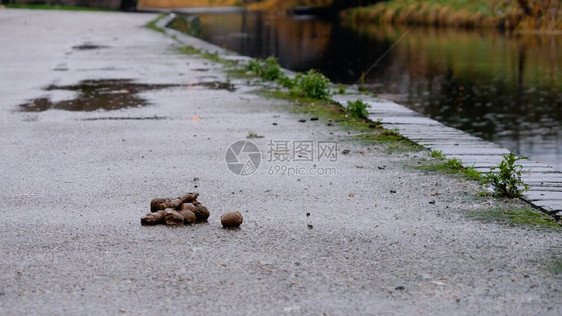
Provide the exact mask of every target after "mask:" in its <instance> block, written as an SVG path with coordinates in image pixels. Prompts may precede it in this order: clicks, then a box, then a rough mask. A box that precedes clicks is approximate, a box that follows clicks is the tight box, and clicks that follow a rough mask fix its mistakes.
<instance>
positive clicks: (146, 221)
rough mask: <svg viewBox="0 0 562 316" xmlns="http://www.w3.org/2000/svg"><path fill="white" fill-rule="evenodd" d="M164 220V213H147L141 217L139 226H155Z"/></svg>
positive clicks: (161, 211)
mask: <svg viewBox="0 0 562 316" xmlns="http://www.w3.org/2000/svg"><path fill="white" fill-rule="evenodd" d="M163 220H164V211H163V210H160V211H156V212H154V213H148V214H146V215H145V216H143V217H141V225H143V226H145V225H157V224H160V223H162V222H163Z"/></svg>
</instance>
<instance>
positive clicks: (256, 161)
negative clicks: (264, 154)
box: [224, 140, 261, 176]
mask: <svg viewBox="0 0 562 316" xmlns="http://www.w3.org/2000/svg"><path fill="white" fill-rule="evenodd" d="M224 160H225V162H226V166H227V167H228V169H229V170H230V171H232V172H233V173H234V174H237V175H239V176H249V175H251V174H253V173H254V172H256V170H258V168H259V167H260V163H261V152H260V150H259V148H258V146H256V144H254V143H252V142H251V141H248V140H239V141H237V142H235V143H232V144H231V145H230V146H228V148H227V149H226V154H225V159H224Z"/></svg>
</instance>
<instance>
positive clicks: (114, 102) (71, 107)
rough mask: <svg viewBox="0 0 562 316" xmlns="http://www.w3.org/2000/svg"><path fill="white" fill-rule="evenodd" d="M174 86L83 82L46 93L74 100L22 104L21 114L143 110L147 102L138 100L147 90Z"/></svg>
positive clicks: (123, 82) (128, 82) (54, 87)
mask: <svg viewBox="0 0 562 316" xmlns="http://www.w3.org/2000/svg"><path fill="white" fill-rule="evenodd" d="M179 86H180V85H172V84H142V83H135V82H133V80H130V79H108V80H84V81H81V82H80V83H79V84H77V85H72V86H57V85H50V86H48V87H47V88H45V90H47V91H53V90H66V91H74V92H77V95H76V97H75V98H74V99H71V100H62V101H56V102H53V101H52V100H51V99H50V98H45V97H43V98H37V99H34V100H31V101H30V102H28V103H24V104H20V105H19V108H20V110H21V111H22V112H42V111H47V110H49V109H58V110H66V111H86V112H87V111H96V110H99V109H103V110H117V109H122V108H126V107H141V106H145V105H147V104H148V101H147V100H145V99H143V98H140V97H139V96H137V94H138V93H140V92H143V91H148V90H156V89H166V88H171V87H179Z"/></svg>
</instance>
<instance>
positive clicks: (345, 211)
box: [0, 10, 562, 315]
mask: <svg viewBox="0 0 562 316" xmlns="http://www.w3.org/2000/svg"><path fill="white" fill-rule="evenodd" d="M153 18H155V15H150V14H123V13H113V12H111V13H101V12H56V11H27V10H0V25H2V30H3V32H0V42H1V43H3V44H2V47H1V48H0V95H1V99H0V100H1V103H0V112H1V113H0V148H2V149H1V151H0V183H1V184H2V190H0V215H1V218H0V241H1V244H0V314H8V315H20V314H45V315H52V314H91V313H96V314H118V313H119V314H135V315H137V314H170V315H171V314H174V315H176V314H228V315H232V314H235V315H237V314H272V315H273V314H275V315H279V314H324V313H325V314H328V315H332V314H334V315H349V314H414V313H416V314H418V313H423V314H447V315H450V314H466V315H473V314H498V313H501V314H541V315H544V314H552V315H559V314H560V313H561V312H562V298H561V295H560V291H561V290H562V279H561V276H560V275H559V274H558V275H557V274H555V273H554V272H553V271H556V270H555V268H553V264H556V263H557V262H558V264H559V262H560V260H562V259H561V244H562V243H561V241H562V237H561V234H560V230H556V229H538V228H527V227H520V226H505V225H499V224H494V223H483V222H480V221H477V220H474V219H471V218H469V217H467V216H466V215H467V214H468V213H469V212H470V211H472V210H480V209H482V208H489V207H502V206H505V203H509V205H512V206H516V207H518V206H521V205H522V204H521V203H517V202H509V201H508V202H505V201H499V200H496V199H491V198H480V197H478V196H477V194H476V192H477V190H478V186H477V185H476V184H474V183H472V182H468V181H465V180H460V179H455V178H451V177H448V176H444V175H439V174H432V173H427V172H423V171H418V170H415V169H412V168H409V167H407V165H411V164H415V163H416V161H419V160H422V159H425V158H427V156H428V154H427V153H426V152H400V151H397V152H394V153H389V152H388V151H387V150H386V149H385V147H384V146H377V145H373V146H369V147H368V148H366V147H365V146H362V145H360V144H358V143H355V142H351V141H349V137H350V135H349V134H348V132H347V131H345V130H342V129H341V128H339V127H338V126H333V125H337V124H331V125H332V126H327V124H326V122H323V121H322V120H315V121H311V120H310V118H311V117H310V116H309V115H305V114H295V113H292V112H291V109H292V107H291V105H290V104H288V103H287V102H286V101H281V100H273V99H266V98H263V97H260V96H257V95H256V94H252V93H248V92H249V91H250V90H251V89H255V88H256V87H253V88H252V87H248V86H247V85H245V82H246V81H245V80H232V82H230V84H232V85H233V87H232V89H230V88H229V89H226V90H225V89H220V88H221V85H217V84H216V83H217V82H218V83H228V80H227V76H226V74H225V73H224V72H223V71H222V66H221V65H220V64H216V63H213V62H210V61H208V60H205V59H202V58H200V57H196V56H178V54H177V51H176V50H175V49H174V48H173V46H174V45H178V43H176V42H175V41H174V40H172V39H171V38H169V37H165V36H164V35H162V34H160V33H156V32H154V31H151V30H148V29H146V28H144V27H143V26H144V25H145V24H146V23H147V22H148V21H150V20H151V19H153ZM178 39H180V40H183V41H184V42H183V43H182V44H181V45H184V44H186V43H187V44H190V45H193V46H196V47H198V48H202V49H206V50H210V49H213V50H216V51H218V52H220V53H221V54H222V52H223V51H222V50H221V49H220V48H217V47H214V46H210V45H209V44H206V43H204V42H202V41H200V40H197V39H191V38H188V37H181V36H178ZM85 43H87V44H88V45H92V46H98V48H92V49H82V50H79V49H75V48H74V47H79V46H81V45H84V44H85ZM224 57H225V58H236V57H232V56H230V57H229V56H224ZM186 64H188V65H189V67H188V65H186ZM62 69H64V70H62ZM192 69H205V70H206V71H204V74H205V75H206V76H207V75H208V76H213V78H202V77H201V75H200V74H199V72H198V71H197V70H195V72H194V71H193V70H192ZM125 79H126V80H129V81H127V82H125V84H124V86H123V85H122V84H123V83H124V82H123V81H122V80H125ZM202 79H203V80H202ZM84 83H88V84H86V85H85V86H91V85H94V86H96V88H95V89H93V90H92V91H90V92H87V91H89V90H88V89H85V88H84ZM94 83H96V84H94ZM97 83H105V84H107V83H111V84H109V87H108V88H107V89H106V90H103V89H101V90H100V88H99V87H100V85H98V84H97ZM190 86H191V88H190ZM49 87H51V88H52V89H49ZM55 87H56V88H55ZM77 87H83V88H77ZM154 87H158V88H154ZM212 88H214V89H216V90H213V89H212ZM227 88H228V87H227ZM234 89H236V90H234ZM125 90H127V92H125ZM133 91H134V92H135V93H131V92H133ZM105 92H111V93H107V95H106V93H105ZM131 94H132V96H131ZM86 95H94V96H95V95H97V96H95V97H93V101H92V102H94V103H96V102H97V103H99V102H98V101H99V99H100V98H101V97H102V96H104V97H108V98H109V99H107V102H106V103H105V104H104V105H103V106H98V105H96V106H95V107H96V109H94V108H90V107H89V106H93V105H92V104H90V105H87V104H85V103H84V104H82V105H80V108H86V109H91V110H87V111H83V110H76V111H72V110H69V109H68V108H64V107H62V106H60V105H69V102H70V101H72V100H74V102H76V100H81V99H83V98H84V97H85V96H86ZM125 95H127V97H126V98H132V97H135V98H139V100H142V102H141V101H135V102H131V103H127V104H124V106H123V107H118V108H115V107H114V106H118V105H119V102H123V101H122V100H123V99H121V101H120V100H119V98H120V97H125ZM116 98H117V101H116ZM33 100H40V102H39V105H40V107H37V109H45V110H44V111H37V110H34V111H22V106H20V105H22V104H29V103H33V104H32V105H28V106H27V107H28V108H29V107H31V108H33V107H34V106H35V105H34V102H33ZM115 102H116V103H115ZM143 102H146V103H143ZM111 104H113V105H112V106H109V107H107V106H108V105H111ZM139 104H141V105H142V106H140V107H139V106H138V105H139ZM23 108H24V109H25V108H26V107H23ZM71 109H72V108H71ZM299 120H304V122H305V123H300V122H299ZM250 131H251V132H253V133H255V134H257V135H260V136H264V137H263V138H253V139H251V141H252V142H253V143H255V144H256V146H257V147H258V148H259V149H260V151H261V153H262V161H261V164H260V167H259V169H258V170H256V171H255V172H254V173H252V174H250V175H248V176H240V175H237V174H234V173H233V172H231V171H230V170H229V169H228V165H227V163H226V162H225V153H226V152H227V149H228V148H229V146H230V145H231V144H233V143H235V142H236V141H239V140H244V139H246V137H247V136H250ZM273 140H275V141H287V142H296V141H303V140H310V141H312V142H315V143H319V142H324V141H327V142H338V143H337V144H338V147H337V149H338V153H340V152H346V153H347V154H345V155H343V154H341V155H339V154H338V155H337V159H335V160H334V161H330V160H328V161H324V160H323V161H315V162H314V164H308V163H304V165H302V164H303V162H295V163H291V164H288V165H274V164H273V163H272V162H270V161H268V160H269V154H268V148H269V147H268V144H269V142H271V141H273ZM276 166H277V167H280V168H278V169H282V168H281V167H283V166H285V167H287V166H305V167H306V168H311V169H310V170H316V169H318V168H324V170H334V171H336V172H335V173H332V174H329V175H318V174H317V173H316V175H312V174H304V175H303V174H301V175H294V174H293V175H288V174H274V173H272V172H271V171H275V170H278V169H275V168H273V167H276ZM329 168H331V169H329ZM316 171H317V170H316ZM187 191H198V192H200V193H201V198H200V201H201V202H202V203H204V204H205V205H206V206H207V207H208V208H209V210H210V212H211V217H210V218H209V222H208V223H207V224H198V225H194V226H192V227H182V228H176V229H173V228H168V227H164V226H161V227H160V226H159V227H142V226H141V225H140V221H139V219H140V217H141V216H143V215H144V214H146V213H147V212H148V210H149V203H150V200H151V199H152V198H154V197H157V196H164V197H165V196H178V195H180V194H182V193H185V192H187ZM232 211H240V212H241V213H242V214H243V216H244V223H243V224H242V226H241V228H240V229H239V230H234V231H231V230H224V229H222V228H221V224H220V220H219V218H220V215H222V214H224V213H227V212H232ZM553 269H554V270H553ZM558 269H559V268H558Z"/></svg>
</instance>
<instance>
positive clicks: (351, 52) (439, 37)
mask: <svg viewBox="0 0 562 316" xmlns="http://www.w3.org/2000/svg"><path fill="white" fill-rule="evenodd" d="M199 18H200V19H199V21H200V28H199V31H198V33H199V34H198V35H199V36H200V37H201V38H203V39H205V40H207V41H209V42H212V43H214V44H217V45H219V46H222V47H225V48H227V49H230V50H233V51H236V52H238V53H240V54H242V55H248V56H252V57H263V58H265V57H269V56H275V57H277V58H278V60H279V62H280V63H281V65H282V66H283V67H285V68H288V69H291V70H295V71H306V70H308V69H310V68H315V69H318V70H319V71H321V72H322V73H324V74H325V75H326V76H327V77H329V78H330V79H331V80H332V81H333V82H337V83H344V84H354V83H360V84H362V85H363V87H364V88H366V89H367V90H369V91H371V92H373V93H375V94H378V95H380V96H382V97H385V98H388V99H391V100H394V101H396V102H397V103H400V104H403V105H406V106H408V107H410V108H412V109H414V110H416V111H418V112H419V113H422V114H425V115H426V116H429V117H431V118H434V119H437V120H439V121H441V122H443V123H444V124H446V125H448V126H452V127H455V128H458V129H461V130H464V131H466V132H469V133H471V134H473V135H476V136H480V137H482V138H484V139H486V140H489V141H493V142H495V143H497V144H500V145H501V146H503V147H505V148H507V149H509V150H511V151H513V152H516V153H518V154H520V155H523V156H527V157H529V158H530V159H533V160H537V161H540V162H544V163H547V164H549V165H551V166H553V167H555V168H556V169H557V170H559V171H562V35H536V34H525V35H511V36H506V35H503V34H500V33H498V32H495V31H461V30H437V29H434V28H411V29H408V28H396V27H389V26H359V27H358V26H346V25H343V24H341V23H340V22H334V21H326V20H320V19H315V18H313V17H310V16H298V17H295V16H288V15H279V14H272V13H263V12H262V13H260V12H232V13H220V14H217V13H201V14H199ZM400 39H401V40H400ZM395 43H397V44H396V45H395V46H394V47H393V48H392V46H393V45H394V44H395ZM391 48H392V49H391ZM388 50H390V51H389V52H388V54H386V55H385V52H387V51H388ZM383 56H384V57H383ZM381 57H382V59H381ZM379 59H380V61H379V63H378V64H377V65H376V66H375V67H373V68H372V70H371V71H370V72H368V73H366V77H365V80H364V81H363V82H361V81H360V80H359V79H360V78H361V76H362V74H364V73H365V72H366V71H367V70H368V69H369V68H370V67H371V66H372V65H373V64H374V63H375V62H376V61H377V60H379Z"/></svg>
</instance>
